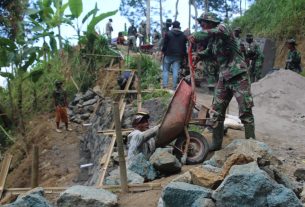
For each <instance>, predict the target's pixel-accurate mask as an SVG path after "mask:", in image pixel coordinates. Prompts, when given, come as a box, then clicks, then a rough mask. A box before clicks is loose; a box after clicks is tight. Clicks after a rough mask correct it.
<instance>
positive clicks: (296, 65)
mask: <svg viewBox="0 0 305 207" xmlns="http://www.w3.org/2000/svg"><path fill="white" fill-rule="evenodd" d="M286 43H287V47H288V49H289V51H288V55H287V60H286V67H285V69H289V70H292V71H294V72H297V73H300V72H302V69H301V53H300V52H299V51H297V49H296V47H295V46H296V45H297V44H296V42H295V39H289V40H287V41H286Z"/></svg>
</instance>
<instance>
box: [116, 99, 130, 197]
mask: <svg viewBox="0 0 305 207" xmlns="http://www.w3.org/2000/svg"><path fill="white" fill-rule="evenodd" d="M113 109H114V113H113V119H114V123H115V134H116V142H117V146H118V153H119V165H120V180H121V188H122V192H123V193H128V182H127V170H126V162H125V153H124V145H123V138H122V129H121V119H120V112H119V105H118V103H117V102H114V103H113Z"/></svg>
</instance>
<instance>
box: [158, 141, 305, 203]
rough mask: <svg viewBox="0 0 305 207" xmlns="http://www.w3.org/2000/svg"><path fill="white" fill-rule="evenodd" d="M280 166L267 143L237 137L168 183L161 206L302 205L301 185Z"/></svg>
mask: <svg viewBox="0 0 305 207" xmlns="http://www.w3.org/2000/svg"><path fill="white" fill-rule="evenodd" d="M280 166H281V162H280V161H279V160H278V159H277V158H276V157H275V156H273V154H272V151H271V150H270V148H269V147H268V146H267V145H266V144H264V143H262V142H259V141H256V140H252V139H251V140H245V139H238V140H235V141H233V142H232V143H231V144H230V145H228V146H227V147H226V148H224V149H223V150H220V151H217V152H215V154H214V155H213V157H212V158H211V159H210V160H208V161H206V162H204V163H203V165H202V166H199V167H196V168H193V169H191V170H189V171H188V172H186V173H185V174H183V175H182V176H180V177H178V178H176V179H175V180H173V181H172V182H171V183H170V184H168V185H167V186H166V187H165V188H164V189H163V192H162V196H161V198H160V202H159V207H162V206H163V207H165V206H175V207H180V206H181V207H182V206H192V207H199V206H201V207H202V206H206V207H212V206H216V207H218V206H219V207H223V206H230V207H235V206H236V207H252V206H274V207H275V206H277V207H281V206H283V207H284V206H290V207H302V203H301V201H300V200H299V199H298V197H300V194H301V189H302V187H300V186H298V185H297V184H296V183H295V182H294V181H292V180H290V179H289V178H288V177H287V176H285V175H283V174H282V173H281V171H280Z"/></svg>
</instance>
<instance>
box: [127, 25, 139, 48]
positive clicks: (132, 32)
mask: <svg viewBox="0 0 305 207" xmlns="http://www.w3.org/2000/svg"><path fill="white" fill-rule="evenodd" d="M137 33H138V31H137V28H136V27H135V26H134V21H131V26H130V27H129V28H128V31H127V35H128V45H129V46H130V47H132V50H134V51H135V50H136V49H137Z"/></svg>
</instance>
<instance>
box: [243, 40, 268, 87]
mask: <svg viewBox="0 0 305 207" xmlns="http://www.w3.org/2000/svg"><path fill="white" fill-rule="evenodd" d="M245 49H246V63H247V66H248V68H249V75H250V80H251V83H253V82H256V81H258V80H259V79H261V75H262V67H263V63H264V55H263V53H262V51H261V49H260V47H259V45H258V44H257V43H255V42H254V41H253V35H252V34H247V36H246V43H245Z"/></svg>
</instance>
